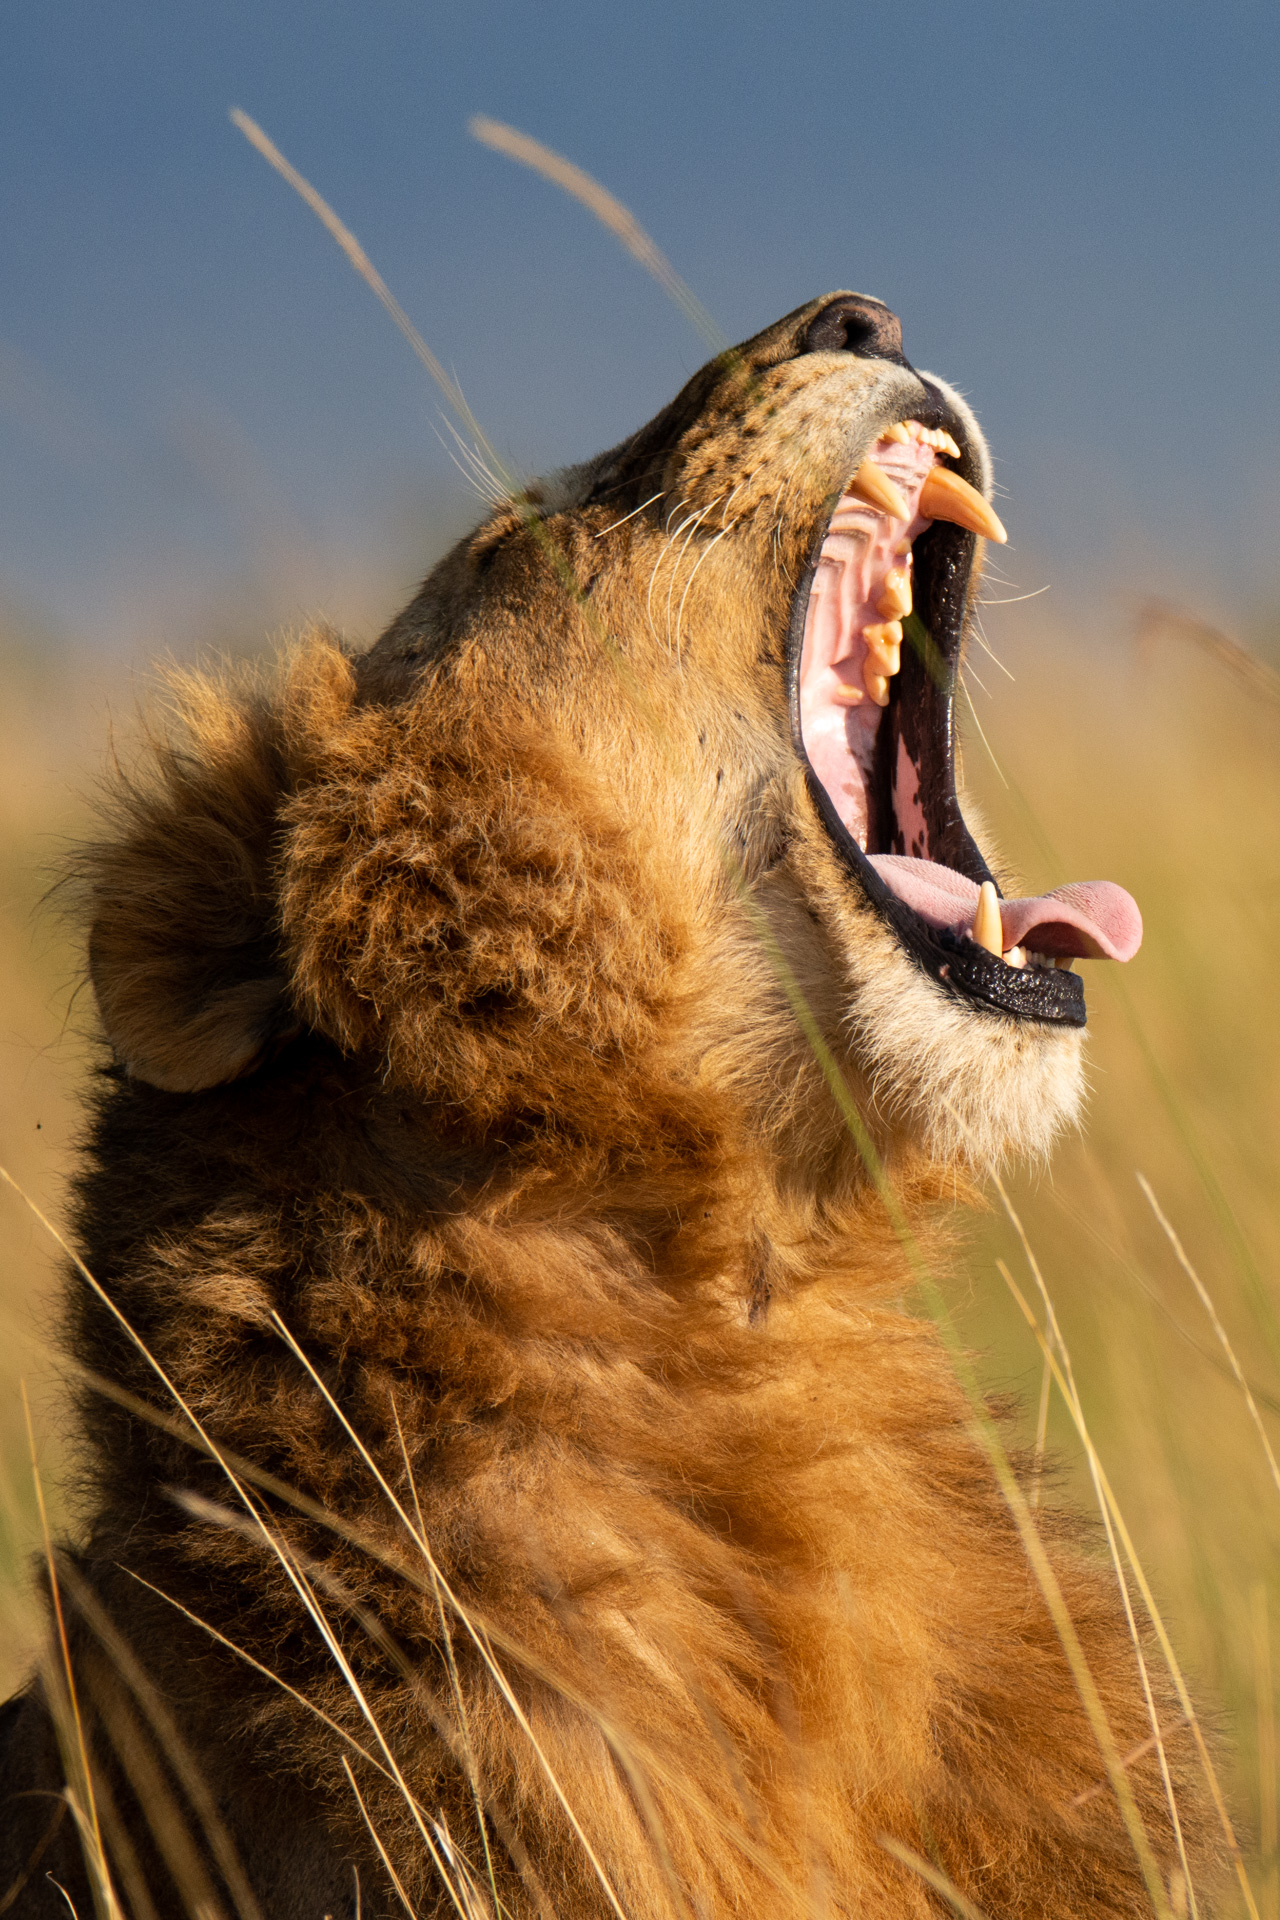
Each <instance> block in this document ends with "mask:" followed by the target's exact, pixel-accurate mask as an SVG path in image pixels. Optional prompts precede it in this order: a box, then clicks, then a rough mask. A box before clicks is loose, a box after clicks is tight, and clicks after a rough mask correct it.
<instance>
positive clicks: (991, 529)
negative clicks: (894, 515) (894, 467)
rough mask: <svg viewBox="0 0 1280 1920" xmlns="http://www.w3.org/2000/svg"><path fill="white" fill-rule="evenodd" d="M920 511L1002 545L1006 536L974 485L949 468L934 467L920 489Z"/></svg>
mask: <svg viewBox="0 0 1280 1920" xmlns="http://www.w3.org/2000/svg"><path fill="white" fill-rule="evenodd" d="M920 511H921V513H922V514H923V515H924V516H925V518H926V520H951V521H954V523H955V524H956V526H958V527H968V529H969V531H970V533H980V534H981V535H982V536H983V538H984V539H985V540H994V541H995V542H996V544H997V545H998V546H1003V545H1004V543H1005V541H1006V540H1007V539H1008V538H1009V536H1008V534H1007V533H1006V532H1005V530H1004V528H1003V527H1002V526H1001V525H1000V522H999V520H998V519H997V518H996V516H995V514H994V513H993V512H992V511H991V508H990V507H989V506H988V505H987V503H986V501H985V500H984V499H983V497H982V495H981V494H980V493H979V492H978V490H977V488H976V487H971V486H970V485H969V482H968V481H967V480H962V479H961V478H960V475H959V474H958V473H952V472H951V469H950V468H949V467H935V468H934V469H933V472H932V473H931V474H930V475H929V477H928V479H927V480H926V481H925V483H924V485H923V486H922V487H921V489H920Z"/></svg>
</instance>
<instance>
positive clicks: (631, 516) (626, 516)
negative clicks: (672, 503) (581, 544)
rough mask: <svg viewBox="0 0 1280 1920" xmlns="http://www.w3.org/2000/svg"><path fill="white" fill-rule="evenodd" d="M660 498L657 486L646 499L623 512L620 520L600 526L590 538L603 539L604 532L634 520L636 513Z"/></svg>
mask: <svg viewBox="0 0 1280 1920" xmlns="http://www.w3.org/2000/svg"><path fill="white" fill-rule="evenodd" d="M661 498H662V488H661V487H659V488H658V491H657V492H656V493H651V494H650V495H649V498H648V499H647V500H642V501H641V502H640V505H639V506H638V507H632V509H631V511H630V513H624V514H623V516H622V518H621V520H615V521H614V522H613V524H612V526H608V527H601V529H600V531H599V533H593V534H592V536H591V537H592V539H593V540H603V539H604V537H605V535H606V533H614V532H616V531H617V529H618V528H619V527H625V526H626V524H627V521H628V520H634V519H635V517H636V515H637V514H638V513H643V512H644V510H645V508H646V507H651V506H652V505H653V503H654V501H655V500H661Z"/></svg>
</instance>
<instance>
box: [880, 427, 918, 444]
mask: <svg viewBox="0 0 1280 1920" xmlns="http://www.w3.org/2000/svg"><path fill="white" fill-rule="evenodd" d="M880 438H881V439H882V440H896V441H897V443H898V445H899V446H900V447H906V446H910V444H911V435H910V434H909V433H908V432H907V430H906V428H905V427H904V426H903V424H902V422H901V420H895V421H894V423H893V425H892V426H891V427H886V428H885V430H884V432H883V433H882V434H881V435H880Z"/></svg>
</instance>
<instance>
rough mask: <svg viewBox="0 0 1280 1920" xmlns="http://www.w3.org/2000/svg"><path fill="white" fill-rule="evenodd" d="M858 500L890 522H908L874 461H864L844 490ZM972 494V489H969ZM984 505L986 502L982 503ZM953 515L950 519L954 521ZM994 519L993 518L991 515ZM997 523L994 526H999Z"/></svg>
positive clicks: (907, 515)
mask: <svg viewBox="0 0 1280 1920" xmlns="http://www.w3.org/2000/svg"><path fill="white" fill-rule="evenodd" d="M845 491H846V492H847V493H852V494H853V495H855V497H856V498H857V499H859V500H865V501H866V503H867V505H868V506H869V507H874V508H875V510H876V512H877V513H887V514H888V515H889V518H890V519H891V520H909V519H910V518H911V515H910V513H909V512H908V510H907V503H906V501H905V500H904V499H903V497H902V495H901V494H900V493H899V492H898V489H897V488H896V487H895V486H894V484H893V482H892V480H891V479H890V478H889V476H888V474H887V473H882V472H881V470H880V468H879V467H878V466H877V465H876V463H875V461H874V460H864V461H863V463H862V465H861V466H860V467H859V468H858V471H857V472H856V473H855V474H854V476H853V478H852V480H851V481H850V482H849V485H848V486H847V488H846V489H845ZM970 491H971V492H972V488H971V489H970ZM983 505H984V506H985V505H986V502H985V501H984V502H983ZM954 517H955V516H954V515H952V518H953V519H954ZM992 518H993V519H994V518H995V516H994V515H992ZM999 524H1000V523H999V521H998V520H997V521H996V525H997V526H999Z"/></svg>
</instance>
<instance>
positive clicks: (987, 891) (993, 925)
mask: <svg viewBox="0 0 1280 1920" xmlns="http://www.w3.org/2000/svg"><path fill="white" fill-rule="evenodd" d="M969 937H970V939H971V940H976V941H977V943H978V945H979V946H980V947H985V948H986V950H987V952H988V953H994V954H995V956H996V958H997V959H999V958H1000V956H1001V954H1002V953H1003V952H1004V929H1003V927H1002V926H1001V925H1000V898H999V895H998V894H997V893H996V889H995V882H994V881H992V880H984V881H983V883H982V885H981V886H980V887H979V888H978V907H977V911H976V912H975V914H974V916H973V925H972V927H971V928H970V929H969Z"/></svg>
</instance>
